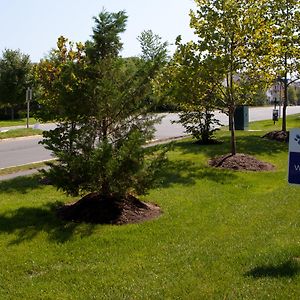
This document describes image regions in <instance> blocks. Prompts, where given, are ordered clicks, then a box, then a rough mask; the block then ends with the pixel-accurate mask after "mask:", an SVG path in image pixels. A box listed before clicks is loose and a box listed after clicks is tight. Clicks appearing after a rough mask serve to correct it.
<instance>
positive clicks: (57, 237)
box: [0, 202, 95, 245]
mask: <svg viewBox="0 0 300 300" xmlns="http://www.w3.org/2000/svg"><path fill="white" fill-rule="evenodd" d="M60 205H62V203H58V202H56V203H48V204H45V205H43V206H41V207H21V208H19V209H17V210H11V211H7V212H5V213H3V214H0V233H8V234H13V235H14V236H15V238H14V239H13V240H12V241H11V242H10V243H9V245H15V244H20V243H22V242H25V241H30V240H33V239H34V238H35V237H36V236H37V235H38V234H39V233H41V232H46V233H47V234H48V238H49V240H50V241H53V242H59V243H64V242H66V241H68V240H70V239H71V238H72V236H73V234H74V232H75V230H76V232H77V233H78V234H79V235H81V237H85V236H89V235H91V234H92V233H93V229H94V227H95V225H93V224H79V223H71V222H68V223H67V222H63V221H61V220H60V219H59V218H58V217H57V215H56V209H57V207H58V206H60ZM79 225H80V227H79ZM78 231H79V232H78Z"/></svg>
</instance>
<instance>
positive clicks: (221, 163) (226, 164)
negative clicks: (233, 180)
mask: <svg viewBox="0 0 300 300" xmlns="http://www.w3.org/2000/svg"><path fill="white" fill-rule="evenodd" d="M209 165H210V166H212V167H217V168H224V169H231V170H241V171H272V170H274V169H275V167H274V166H273V165H272V164H270V163H267V162H262V161H260V160H258V159H256V158H255V157H253V156H251V155H247V154H243V153H237V154H236V155H232V154H226V155H223V156H220V157H215V158H213V159H211V160H210V161H209Z"/></svg>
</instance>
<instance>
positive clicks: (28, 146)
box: [0, 106, 300, 168]
mask: <svg viewBox="0 0 300 300" xmlns="http://www.w3.org/2000/svg"><path fill="white" fill-rule="evenodd" d="M287 113H288V114H295V113H300V106H290V107H288V110H287ZM216 117H217V118H218V119H219V120H220V122H221V123H222V124H223V125H228V118H227V116H226V115H224V114H221V113H216ZM271 118H272V108H271V107H264V108H263V107H258V108H250V111H249V121H250V122H251V121H258V120H267V119H270V122H271ZM174 120H178V115H177V114H166V115H165V116H164V118H163V119H162V122H161V124H158V125H157V126H156V134H155V139H157V140H160V139H167V138H173V137H178V136H182V135H185V132H184V128H183V127H182V126H181V125H180V124H172V123H171V122H172V121H174ZM299 125H300V124H299ZM53 126H54V125H53V124H46V125H39V128H41V129H43V130H49V129H51V128H53ZM5 129H6V128H1V130H5ZM40 140H41V137H28V138H18V139H9V140H2V141H0V168H7V167H11V166H18V165H23V164H28V163H33V162H40V161H44V160H49V159H51V158H53V157H52V156H51V153H50V152H49V151H47V150H46V149H45V148H44V147H43V146H42V145H39V144H38V142H39V141H40Z"/></svg>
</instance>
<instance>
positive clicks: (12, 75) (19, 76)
mask: <svg viewBox="0 0 300 300" xmlns="http://www.w3.org/2000/svg"><path fill="white" fill-rule="evenodd" d="M31 69H32V65H31V62H30V59H29V56H28V55H25V54H23V53H21V52H20V50H10V49H6V50H5V51H3V53H2V58H1V59H0V104H1V105H2V106H4V107H10V108H11V118H12V119H14V110H15V108H16V107H17V106H19V105H21V104H23V103H24V102H25V93H26V89H27V87H28V86H29V84H30V74H31Z"/></svg>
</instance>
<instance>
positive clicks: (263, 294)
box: [0, 118, 300, 299]
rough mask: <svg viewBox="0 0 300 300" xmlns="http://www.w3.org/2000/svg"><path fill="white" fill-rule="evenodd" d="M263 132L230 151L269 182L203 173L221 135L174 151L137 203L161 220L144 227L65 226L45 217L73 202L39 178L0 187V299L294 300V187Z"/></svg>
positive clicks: (242, 135) (299, 232)
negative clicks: (253, 163)
mask: <svg viewBox="0 0 300 300" xmlns="http://www.w3.org/2000/svg"><path fill="white" fill-rule="evenodd" d="M289 123H290V124H294V125H295V126H297V118H295V119H294V121H291V122H289ZM294 125H293V126H294ZM299 125H300V121H299ZM255 126H256V125H255ZM267 130H269V128H268V129H267ZM262 134H263V132H256V131H254V132H239V133H238V152H244V153H248V154H251V155H255V156H256V157H257V158H260V159H262V160H265V161H269V162H272V163H273V164H275V165H276V168H277V169H276V171H274V172H263V173H251V172H234V171H226V170H218V169H213V168H210V167H208V166H207V161H208V159H209V158H210V157H213V156H215V155H219V154H224V153H227V152H228V151H229V135H228V132H227V131H222V132H219V133H218V135H219V138H220V139H222V140H223V141H224V143H223V144H221V145H212V146H199V145H196V144H193V143H192V142H191V140H184V141H181V142H177V143H176V145H175V148H174V150H173V151H172V152H170V153H169V157H170V163H169V165H168V167H167V168H166V169H165V171H164V174H163V176H162V178H161V183H160V185H159V186H158V187H157V188H156V189H153V190H152V191H151V192H150V194H149V195H147V196H146V197H144V198H143V199H144V200H146V201H151V202H155V203H157V204H159V205H160V206H161V208H162V210H163V215H162V216H161V217H160V218H158V219H155V220H151V221H148V222H145V223H143V224H133V225H126V226H110V225H88V224H74V223H69V224H67V223H63V222H61V221H59V220H58V219H57V218H56V216H55V213H54V210H53V207H55V205H57V203H59V202H66V201H72V199H70V198H67V197H66V196H64V195H63V194H62V193H61V192H58V191H56V190H55V188H53V187H51V186H42V185H40V184H39V183H38V178H37V177H25V178H17V179H15V180H11V181H5V182H0V247H1V256H0V265H1V268H0V299H298V298H300V288H299V286H300V189H299V187H297V186H290V185H288V184H287V146H286V145H285V144H281V143H276V142H272V141H267V140H264V139H262V138H261V135H262Z"/></svg>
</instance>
